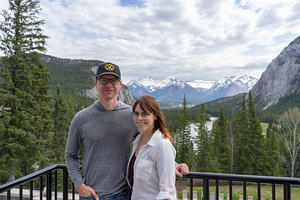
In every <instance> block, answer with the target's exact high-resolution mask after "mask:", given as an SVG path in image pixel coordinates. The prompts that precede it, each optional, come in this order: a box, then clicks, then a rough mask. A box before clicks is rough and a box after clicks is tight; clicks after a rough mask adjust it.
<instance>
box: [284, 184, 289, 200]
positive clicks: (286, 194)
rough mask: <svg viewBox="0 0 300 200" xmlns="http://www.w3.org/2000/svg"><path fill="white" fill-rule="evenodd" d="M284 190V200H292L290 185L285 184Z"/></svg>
mask: <svg viewBox="0 0 300 200" xmlns="http://www.w3.org/2000/svg"><path fill="white" fill-rule="evenodd" d="M283 190H284V191H283V195H284V200H291V185H290V184H288V183H286V184H284V189H283Z"/></svg>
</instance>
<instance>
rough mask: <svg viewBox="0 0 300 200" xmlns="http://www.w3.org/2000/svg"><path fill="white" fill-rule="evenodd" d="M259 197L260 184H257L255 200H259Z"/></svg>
mask: <svg viewBox="0 0 300 200" xmlns="http://www.w3.org/2000/svg"><path fill="white" fill-rule="evenodd" d="M260 198H261V195H260V182H258V183H257V199H258V200H260Z"/></svg>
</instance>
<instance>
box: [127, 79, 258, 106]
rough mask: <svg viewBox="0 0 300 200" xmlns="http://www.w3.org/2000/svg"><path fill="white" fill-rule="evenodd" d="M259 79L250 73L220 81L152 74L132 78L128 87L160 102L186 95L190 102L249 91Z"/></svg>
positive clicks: (138, 93)
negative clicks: (165, 76) (162, 77)
mask: <svg viewBox="0 0 300 200" xmlns="http://www.w3.org/2000/svg"><path fill="white" fill-rule="evenodd" d="M257 80H258V79H256V78H255V77H252V76H248V75H240V76H236V77H235V76H232V77H226V78H223V79H221V80H219V81H204V80H193V81H187V82H185V81H182V80H179V79H177V78H174V77H171V76H170V77H167V78H165V79H163V80H158V79H155V78H153V77H151V76H148V77H145V78H140V79H135V80H131V81H129V82H128V83H127V87H128V89H129V90H130V92H131V93H132V95H133V96H135V97H139V96H141V95H144V94H149V95H152V96H154V97H155V98H156V99H157V100H158V101H160V102H182V101H183V98H184V95H186V98H187V101H188V102H190V103H201V102H206V101H210V100H214V99H218V98H222V97H228V96H234V95H237V94H240V93H247V92H248V91H249V90H251V89H252V87H253V86H254V85H255V83H256V82H257Z"/></svg>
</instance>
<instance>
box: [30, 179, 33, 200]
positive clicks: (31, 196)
mask: <svg viewBox="0 0 300 200" xmlns="http://www.w3.org/2000/svg"><path fill="white" fill-rule="evenodd" d="M29 190H30V197H29V198H30V200H32V199H33V181H30V183H29Z"/></svg>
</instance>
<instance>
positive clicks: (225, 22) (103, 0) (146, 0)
mask: <svg viewBox="0 0 300 200" xmlns="http://www.w3.org/2000/svg"><path fill="white" fill-rule="evenodd" d="M2 2H3V1H2ZM139 2H142V3H141V4H142V6H140V4H139V6H134V5H130V6H129V7H124V6H121V5H124V4H121V2H120V1H118V0H110V1H107V0H97V1H96V0H64V1H62V0H51V1H50V0H43V1H41V7H42V9H43V10H42V14H43V16H42V17H43V18H44V19H45V20H46V24H45V27H44V30H45V34H46V35H48V36H50V38H49V39H48V41H47V49H48V52H47V53H48V54H50V55H53V56H58V57H67V58H82V59H98V60H103V61H111V62H115V63H116V64H118V65H119V66H120V67H121V71H122V74H123V75H122V76H123V78H124V82H127V81H128V80H130V79H134V78H139V77H141V76H147V75H151V76H153V77H156V78H165V77H166V76H169V75H172V76H175V77H177V78H182V79H185V80H192V79H203V80H217V79H220V78H223V77H224V76H231V75H237V74H241V73H247V74H249V75H254V76H256V77H259V76H260V75H261V73H262V72H263V71H264V70H265V68H266V66H267V64H268V62H270V61H271V60H272V59H273V58H275V57H276V56H277V55H278V54H279V53H280V51H281V50H282V49H283V48H284V47H285V46H286V45H288V43H289V42H291V41H292V40H293V39H294V38H296V37H297V36H299V35H300V14H299V13H300V12H299V9H300V3H298V1H297V0H286V1H282V0H265V1H261V0H241V1H236V0H223V1H219V0H211V1H207V0H202V1H199V0H186V1H182V0H172V1H170V0H143V1H139ZM237 2H239V3H237ZM4 7H5V5H4V4H3V3H0V8H4Z"/></svg>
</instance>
